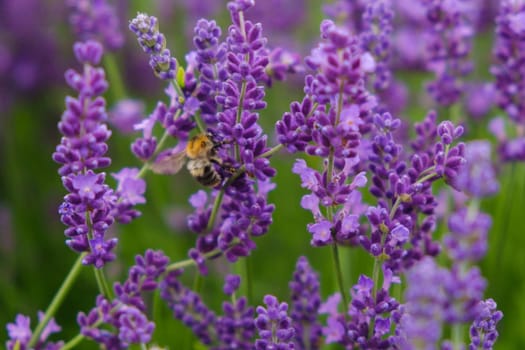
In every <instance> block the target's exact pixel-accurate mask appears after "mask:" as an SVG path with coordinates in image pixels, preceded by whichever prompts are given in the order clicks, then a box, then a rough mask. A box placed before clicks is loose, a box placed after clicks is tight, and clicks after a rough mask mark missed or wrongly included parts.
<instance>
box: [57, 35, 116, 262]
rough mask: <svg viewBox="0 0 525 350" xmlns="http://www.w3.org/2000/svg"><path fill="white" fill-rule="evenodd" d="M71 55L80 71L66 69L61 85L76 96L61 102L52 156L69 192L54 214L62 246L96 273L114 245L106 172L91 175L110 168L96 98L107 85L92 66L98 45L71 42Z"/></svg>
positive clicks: (99, 51)
mask: <svg viewBox="0 0 525 350" xmlns="http://www.w3.org/2000/svg"><path fill="white" fill-rule="evenodd" d="M74 52H75V56H76V57H77V60H78V61H79V62H80V63H82V64H83V71H82V72H76V71H74V70H72V69H70V70H68V71H67V72H66V81H67V83H68V84H69V86H71V87H72V88H73V89H75V90H76V91H77V92H78V94H79V97H78V98H73V97H67V98H66V111H65V112H64V113H63V114H62V118H61V121H60V122H59V124H58V129H59V130H60V132H61V133H62V134H63V135H64V136H63V137H62V140H61V142H60V144H59V145H58V146H57V148H56V151H55V153H53V160H54V161H55V162H57V163H59V164H62V166H61V168H60V169H59V174H60V175H62V183H63V185H64V187H65V188H66V189H67V190H68V191H69V194H68V195H66V196H65V197H64V203H63V204H62V205H61V206H60V210H59V213H60V218H61V221H62V222H63V223H64V224H65V225H67V226H68V228H67V229H66V230H65V234H66V236H67V237H68V238H69V239H68V240H67V241H66V243H67V245H68V246H69V247H70V248H71V249H73V250H75V251H77V252H88V253H89V254H88V255H87V256H86V257H85V258H84V261H83V262H84V264H93V265H95V266H96V267H98V268H100V267H102V266H103V265H104V264H105V263H107V262H109V261H111V260H113V259H114V258H115V256H114V254H113V253H112V250H113V248H114V247H115V245H116V243H117V239H116V238H113V239H109V240H105V237H104V236H105V233H106V231H107V230H108V228H109V226H110V225H111V224H112V223H113V221H114V213H113V210H114V205H115V203H116V202H117V196H116V195H115V193H114V192H113V191H112V190H111V189H110V188H109V187H108V186H107V185H106V184H105V183H104V181H105V173H100V174H97V173H95V172H94V171H95V170H97V169H99V168H103V167H106V166H108V165H109V164H110V163H111V160H110V158H108V157H105V154H106V152H107V150H108V146H107V144H106V141H107V140H108V138H109V137H110V135H111V132H110V131H109V130H108V128H107V126H106V124H105V122H106V121H107V114H106V111H105V100H104V98H103V97H101V96H100V95H101V94H102V93H104V91H105V90H106V89H107V86H108V84H107V82H106V79H105V74H104V70H103V69H102V68H97V67H94V65H96V64H98V63H99V62H100V59H101V57H102V45H100V44H99V43H97V42H95V41H88V42H86V43H76V44H75V45H74Z"/></svg>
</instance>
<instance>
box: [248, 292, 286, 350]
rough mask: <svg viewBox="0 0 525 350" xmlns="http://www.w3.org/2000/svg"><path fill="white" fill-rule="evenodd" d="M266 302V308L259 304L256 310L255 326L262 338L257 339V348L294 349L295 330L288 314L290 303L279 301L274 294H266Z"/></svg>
mask: <svg viewBox="0 0 525 350" xmlns="http://www.w3.org/2000/svg"><path fill="white" fill-rule="evenodd" d="M264 303H265V304H266V308H265V307H263V306H258V307H257V310H256V311H257V318H256V319H255V327H257V331H258V332H259V336H260V339H257V340H256V341H255V349H256V350H267V349H283V350H284V349H294V345H293V337H294V334H295V330H294V328H293V326H292V320H291V319H290V317H288V315H287V311H288V304H286V303H284V302H283V303H279V301H278V300H277V298H276V297H274V296H273V295H266V296H265V297H264Z"/></svg>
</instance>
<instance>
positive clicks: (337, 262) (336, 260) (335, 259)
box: [332, 242, 348, 315]
mask: <svg viewBox="0 0 525 350" xmlns="http://www.w3.org/2000/svg"><path fill="white" fill-rule="evenodd" d="M332 261H333V263H334V269H335V275H336V278H337V285H338V287H339V292H340V293H341V296H342V298H343V309H344V312H345V315H346V314H347V312H348V297H347V295H346V293H345V288H344V283H343V274H342V272H341V261H340V259H339V247H338V246H337V243H335V242H334V244H332Z"/></svg>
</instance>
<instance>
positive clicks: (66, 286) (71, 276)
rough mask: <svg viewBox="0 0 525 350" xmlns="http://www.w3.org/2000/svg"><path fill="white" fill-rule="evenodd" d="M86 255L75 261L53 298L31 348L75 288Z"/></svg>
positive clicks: (83, 254) (36, 331)
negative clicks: (74, 283)
mask: <svg viewBox="0 0 525 350" xmlns="http://www.w3.org/2000/svg"><path fill="white" fill-rule="evenodd" d="M86 255H87V253H82V254H80V255H79V256H78V258H77V260H76V261H75V264H73V267H72V268H71V270H70V271H69V273H68V275H67V276H66V278H65V280H64V282H62V285H61V286H60V288H59V289H58V291H57V292H56V294H55V296H54V297H53V300H52V301H51V304H49V306H48V308H47V310H46V313H45V314H44V318H43V319H42V320H41V321H40V322H39V324H38V325H37V326H36V328H35V331H34V332H33V336H32V337H31V340H29V345H28V347H29V348H33V347H34V346H35V344H36V343H37V341H38V338H40V335H41V334H42V331H43V330H44V327H45V326H46V325H47V324H48V322H49V320H51V318H52V317H53V316H54V315H55V313H56V312H57V310H58V308H59V307H60V305H61V304H62V302H63V301H64V299H65V297H66V295H67V293H68V292H69V290H70V289H71V287H72V286H73V282H74V281H75V280H76V279H77V277H78V275H79V273H80V271H81V270H82V260H83V259H84V257H85V256H86Z"/></svg>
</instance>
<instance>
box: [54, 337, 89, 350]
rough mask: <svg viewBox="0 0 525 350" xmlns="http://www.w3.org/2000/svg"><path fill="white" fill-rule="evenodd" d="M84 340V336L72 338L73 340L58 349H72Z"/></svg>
mask: <svg viewBox="0 0 525 350" xmlns="http://www.w3.org/2000/svg"><path fill="white" fill-rule="evenodd" d="M84 338H85V337H84V335H82V334H78V335H77V336H76V337H74V338H73V339H71V340H70V341H68V342H67V343H65V344H64V346H62V348H60V349H61V350H69V349H74V348H75V346H77V345H78V344H79V343H80V342H81V341H82V340H84Z"/></svg>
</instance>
